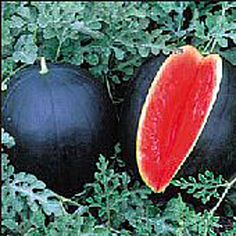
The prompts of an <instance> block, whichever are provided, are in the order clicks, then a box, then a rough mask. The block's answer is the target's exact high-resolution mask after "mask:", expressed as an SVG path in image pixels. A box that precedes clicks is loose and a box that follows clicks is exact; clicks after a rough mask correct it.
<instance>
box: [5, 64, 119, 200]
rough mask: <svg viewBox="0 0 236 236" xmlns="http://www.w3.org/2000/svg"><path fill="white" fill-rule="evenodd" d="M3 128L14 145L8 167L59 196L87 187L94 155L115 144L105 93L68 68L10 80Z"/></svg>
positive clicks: (34, 70) (31, 70)
mask: <svg viewBox="0 0 236 236" xmlns="http://www.w3.org/2000/svg"><path fill="white" fill-rule="evenodd" d="M4 100H5V101H4V104H3V109H2V114H3V124H4V125H3V126H4V128H5V130H6V131H7V132H9V133H10V134H11V135H12V136H13V137H14V138H15V141H16V147H15V148H14V150H13V154H12V155H11V162H12V164H13V165H14V166H15V168H16V170H17V171H26V172H29V173H32V174H34V175H36V176H37V177H38V178H39V179H40V180H42V181H44V182H45V183H46V185H47V187H48V188H50V189H52V190H53V191H55V192H57V193H59V194H62V195H64V196H68V197H69V196H72V195H73V194H75V193H77V192H79V191H81V190H82V188H83V185H84V184H85V183H88V182H91V181H93V176H94V171H95V169H96V165H95V164H96V162H97V160H98V156H99V154H100V153H102V154H104V155H109V154H110V153H111V152H112V150H113V145H114V143H115V142H116V140H115V139H116V131H115V129H116V116H115V112H114V109H113V106H112V103H111V101H110V99H109V96H108V94H107V90H106V89H105V87H103V85H102V84H100V83H99V82H98V81H95V79H93V78H92V77H91V76H90V75H89V74H88V72H87V71H84V70H82V69H80V68H78V67H77V66H73V65H69V64H48V65H47V66H46V64H45V61H44V60H42V64H41V68H40V67H39V66H38V65H32V66H30V67H28V68H27V69H25V70H22V71H20V72H19V73H18V74H17V75H16V76H15V78H13V79H12V83H11V85H10V88H9V91H8V94H7V96H6V98H5V99H4Z"/></svg>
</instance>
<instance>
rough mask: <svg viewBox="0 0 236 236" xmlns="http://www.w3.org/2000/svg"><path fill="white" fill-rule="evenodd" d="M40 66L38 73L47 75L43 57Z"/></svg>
mask: <svg viewBox="0 0 236 236" xmlns="http://www.w3.org/2000/svg"><path fill="white" fill-rule="evenodd" d="M40 65H41V70H40V71H39V73H40V74H41V75H44V74H47V73H48V68H47V64H46V60H45V57H41V59H40Z"/></svg>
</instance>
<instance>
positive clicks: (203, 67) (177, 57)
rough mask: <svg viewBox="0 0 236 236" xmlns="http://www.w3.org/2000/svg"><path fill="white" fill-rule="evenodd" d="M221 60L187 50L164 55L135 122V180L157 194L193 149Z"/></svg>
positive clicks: (206, 114) (216, 88) (217, 82)
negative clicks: (136, 165) (136, 127)
mask: <svg viewBox="0 0 236 236" xmlns="http://www.w3.org/2000/svg"><path fill="white" fill-rule="evenodd" d="M221 78H222V60H221V58H220V57H219V56H218V55H209V56H207V57H203V56H202V55H201V54H200V53H199V52H198V50H197V49H195V48H194V47H192V46H184V47H182V48H181V53H174V54H172V55H170V56H169V57H168V58H167V59H166V60H165V62H164V63H163V64H162V66H161V68H160V69H159V71H158V72H157V74H156V77H155V78H154V80H153V82H152V84H151V86H150V89H149V91H148V94H147V96H146V99H145V102H144V105H143V107H142V112H141V115H140V118H139V124H138V131H137V138H136V158H137V164H138V168H139V172H140V175H141V177H142V179H143V180H144V182H145V183H146V184H147V185H148V186H149V187H150V188H151V189H152V190H153V191H154V192H163V191H164V190H165V188H166V187H167V186H168V185H169V183H170V182H171V180H172V179H173V177H174V176H175V174H176V173H177V171H178V170H179V168H180V167H181V165H182V164H183V162H184V161H185V159H186V158H187V157H188V156H189V154H190V153H191V151H192V149H193V147H194V146H195V144H196V142H197V140H198V138H199V136H200V134H201V132H202V130H203V127H204V124H205V123H206V121H207V118H208V117H209V114H210V111H211V110H212V107H213V105H214V102H215V100H216V97H217V93H218V91H219V87H220V83H221Z"/></svg>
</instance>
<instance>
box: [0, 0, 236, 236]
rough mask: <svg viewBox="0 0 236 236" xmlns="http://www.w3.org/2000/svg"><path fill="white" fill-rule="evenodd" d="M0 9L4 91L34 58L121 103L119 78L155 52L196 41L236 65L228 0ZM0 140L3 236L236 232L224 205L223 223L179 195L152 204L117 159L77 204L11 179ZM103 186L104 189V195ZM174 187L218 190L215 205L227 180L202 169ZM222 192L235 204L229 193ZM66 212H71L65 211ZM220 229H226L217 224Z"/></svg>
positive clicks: (105, 162) (21, 177) (106, 163)
mask: <svg viewBox="0 0 236 236" xmlns="http://www.w3.org/2000/svg"><path fill="white" fill-rule="evenodd" d="M3 4H4V9H2V13H3V14H4V15H3V21H2V33H3V34H2V46H3V48H2V49H3V50H2V78H3V80H2V81H3V83H2V90H3V93H5V92H6V90H7V89H8V84H9V82H10V79H11V78H12V76H13V75H14V74H15V73H16V72H17V71H20V70H21V69H22V68H24V67H26V66H28V65H31V64H33V63H35V62H36V61H37V60H38V58H39V57H41V56H45V57H46V60H47V61H49V62H67V63H73V64H76V65H80V66H81V67H84V68H86V69H88V70H89V71H90V72H91V74H92V75H94V77H95V78H97V79H99V80H101V81H103V82H104V83H105V84H106V85H107V88H108V91H109V94H110V96H111V98H112V100H113V102H114V103H115V104H116V103H120V102H122V99H123V94H124V88H125V87H126V84H127V82H126V81H129V80H130V78H131V77H132V76H133V73H134V70H135V69H136V68H137V67H139V66H140V65H141V63H142V60H143V59H144V58H146V57H148V56H150V55H158V54H159V52H160V51H161V52H163V53H164V54H168V53H169V52H171V51H172V50H173V49H175V48H176V47H179V46H182V45H185V44H194V45H195V46H196V47H197V48H199V49H200V50H201V51H202V52H205V53H208V52H214V53H220V54H221V55H222V56H223V57H224V58H226V59H227V60H228V61H230V62H231V63H232V64H234V65H235V64H236V57H235V55H236V54H235V52H236V51H235V46H234V43H235V39H236V36H235V34H236V31H235V23H234V18H235V17H234V15H233V7H235V3H234V2H217V3H210V2H199V3H198V2H166V3H162V2H148V3H141V2H140V3H139V2H117V3H113V2H107V3H105V2H97V3H94V2H93V3H90V2H81V3H78V2H71V3H69V2H65V3H61V2H60V3H59V2H47V3H46V2H42V3H40V2H26V1H23V2H16V1H15V2H4V3H3ZM91 12H93V13H94V14H91ZM183 16H184V17H183ZM2 138H3V140H2V142H3V143H5V147H4V148H3V149H2V159H1V167H2V173H3V174H2V188H3V189H4V191H2V197H3V198H2V214H3V221H2V234H3V235H9V234H10V235H23V234H26V235H50V234H51V235H55V234H58V235H60V234H65V235H73V234H74V233H75V232H76V233H78V234H81V235H83V234H85V235H86V234H87V235H88V234H89V235H119V234H122V235H142V234H147V235H150V234H154V235H175V233H178V234H180V235H184V234H185V235H189V234H191V235H206V234H207V233H208V234H209V235H216V232H221V231H222V232H224V235H235V234H236V232H235V228H236V225H235V223H234V225H233V223H232V219H233V212H232V209H231V208H230V206H229V205H227V204H224V205H223V207H224V208H225V209H226V212H227V216H228V220H226V222H225V220H224V222H222V217H221V218H220V219H219V217H217V216H216V215H217V214H210V212H211V211H210V210H209V209H205V208H204V210H203V211H202V212H196V211H195V210H194V208H193V207H191V206H190V205H188V204H187V203H185V201H184V199H183V198H182V197H181V196H179V197H178V198H173V199H171V200H170V201H169V202H168V204H167V205H164V204H162V203H159V205H156V204H153V203H152V202H150V201H149V196H150V195H149V192H150V191H149V190H148V189H142V188H141V187H139V186H138V185H136V184H133V183H132V182H131V181H130V180H129V177H128V175H127V173H126V172H124V171H123V165H122V166H119V167H117V164H118V163H121V161H118V160H119V158H118V156H119V155H118V156H117V155H115V156H114V157H111V158H105V157H101V158H100V161H99V162H98V167H99V168H98V170H97V172H96V174H95V181H94V183H92V184H90V186H88V187H86V188H85V190H84V192H82V193H80V194H77V195H76V196H75V197H74V198H65V197H61V196H59V195H57V194H55V193H53V192H52V191H51V190H49V189H47V188H46V187H45V185H44V184H43V183H42V182H40V181H39V180H37V178H35V177H33V176H32V175H29V174H28V173H23V174H22V173H16V172H15V170H14V167H13V166H12V165H10V164H9V160H8V156H7V155H8V148H7V147H10V146H12V145H13V144H14V141H13V140H14V139H13V138H11V136H9V135H8V134H6V133H2ZM120 171H121V173H120ZM96 176H97V178H96ZM204 176H205V179H206V180H205V179H204ZM107 181H108V182H109V183H110V185H111V188H108V189H106V190H105V189H104V186H107ZM15 183H16V184H20V185H21V186H22V187H21V188H19V186H17V187H18V188H17V189H18V190H17V192H16V189H15V188H14V187H15ZM118 183H119V186H118ZM174 184H175V185H176V186H178V187H182V188H184V189H186V190H187V191H189V194H190V195H194V194H195V196H200V198H201V199H202V200H203V201H204V202H207V201H210V200H211V199H213V195H214V194H211V193H212V192H215V191H217V192H218V193H219V195H217V194H215V196H214V199H215V201H217V202H220V201H221V200H222V199H223V198H221V197H222V195H221V194H222V192H224V191H225V190H227V189H229V186H231V187H232V185H231V184H232V182H230V183H228V182H226V181H224V180H222V179H221V178H220V177H215V176H214V178H213V177H212V174H211V177H208V173H205V175H201V177H200V176H199V179H196V178H190V179H181V180H179V182H178V181H177V182H174ZM35 186H37V188H38V189H35V188H36V187H35ZM12 187H13V188H12ZM232 188H233V187H232ZM19 189H21V190H22V189H23V190H24V191H19ZM110 190H114V192H115V194H114V195H112V194H111V193H110ZM229 190H230V189H229ZM117 192H118V193H117ZM92 193H93V196H92V197H91V195H92ZM227 195H228V196H232V197H231V200H232V202H235V200H234V199H235V197H234V194H233V191H232V189H231V191H228V193H227ZM49 196H50V197H49ZM89 196H90V197H91V198H89ZM99 196H100V197H99ZM209 196H211V197H209ZM38 199H44V200H45V201H43V202H41V203H45V204H40V201H38ZM86 199H87V200H86ZM104 199H105V203H106V204H104V202H103V200H104ZM224 199H225V198H224ZM121 200H122V202H123V203H124V206H123V205H121V204H120V202H121ZM32 203H34V204H32ZM110 203H112V204H114V205H112V206H111V205H110ZM72 206H73V210H74V213H69V212H68V209H70V208H71V207H72ZM112 207H113V208H112ZM226 207H227V208H226ZM94 209H95V211H94ZM50 213H52V214H50ZM124 213H125V214H124ZM211 213H212V212H211ZM213 213H217V211H216V212H213ZM108 219H109V220H108ZM221 225H224V227H223V228H220V226H221ZM207 231H208V232H207Z"/></svg>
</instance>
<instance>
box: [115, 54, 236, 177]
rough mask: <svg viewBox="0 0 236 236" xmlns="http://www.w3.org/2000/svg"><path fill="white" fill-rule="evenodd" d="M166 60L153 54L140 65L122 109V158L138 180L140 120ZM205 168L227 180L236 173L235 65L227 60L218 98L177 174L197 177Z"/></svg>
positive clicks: (224, 64) (178, 175) (224, 62)
mask: <svg viewBox="0 0 236 236" xmlns="http://www.w3.org/2000/svg"><path fill="white" fill-rule="evenodd" d="M164 60H165V57H164V56H159V57H152V58H149V59H148V60H147V61H146V62H144V63H143V65H141V67H140V68H139V69H138V71H137V72H136V74H135V76H134V78H133V81H132V83H131V85H130V89H129V90H128V92H127V96H126V98H125V101H124V104H123V108H122V111H121V116H120V124H121V125H120V135H119V136H120V142H121V146H122V148H123V157H124V159H125V161H127V163H128V165H129V166H130V167H132V170H133V172H134V174H135V176H136V177H137V178H138V179H141V178H140V175H139V172H138V169H137V164H136V157H135V142H136V134H137V127H138V120H139V116H140V114H141V109H142V106H143V104H144V101H145V98H146V95H147V92H148V89H149V87H150V85H151V82H152V81H153V79H154V77H155V75H156V73H157V71H158V70H159V68H160V66H161V65H162V62H163V61H164ZM183 142H184V140H183ZM206 169H208V170H210V171H213V172H214V173H216V174H222V175H223V176H224V177H225V178H227V179H229V178H230V177H232V176H233V175H234V174H235V173H236V68H235V66H233V65H231V64H230V63H228V62H226V61H223V79H222V82H221V86H220V91H219V93H218V96H217V100H216V102H215V104H214V106H213V109H212V111H211V113H210V116H209V118H208V121H207V123H206V124H205V127H204V129H203V132H202V134H201V135H200V138H199V140H198V141H197V143H196V145H195V147H194V150H193V152H192V153H191V154H190V156H189V157H188V158H187V160H186V161H185V162H184V164H183V166H182V167H181V169H180V170H179V171H178V173H177V177H180V176H181V177H182V176H187V175H193V176H196V175H197V174H198V173H199V172H203V171H205V170H206Z"/></svg>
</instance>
